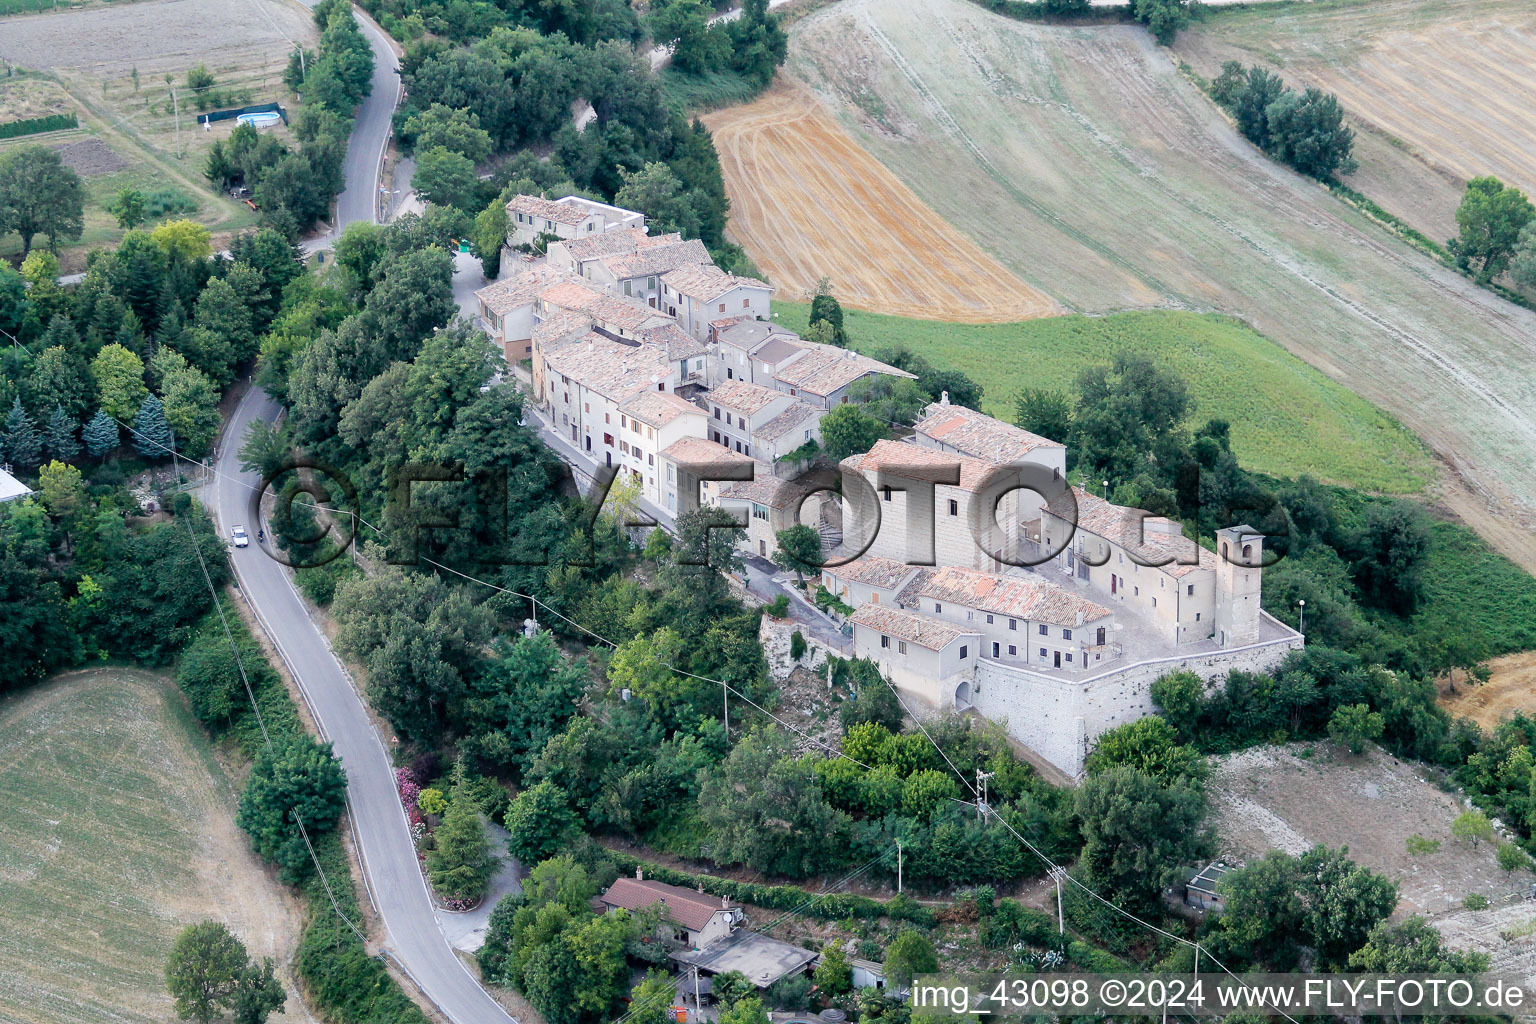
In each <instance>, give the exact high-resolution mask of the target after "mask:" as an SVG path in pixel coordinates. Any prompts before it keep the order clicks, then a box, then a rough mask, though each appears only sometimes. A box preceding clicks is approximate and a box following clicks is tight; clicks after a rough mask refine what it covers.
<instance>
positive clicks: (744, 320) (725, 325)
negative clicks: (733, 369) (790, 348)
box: [710, 316, 800, 352]
mask: <svg viewBox="0 0 1536 1024" xmlns="http://www.w3.org/2000/svg"><path fill="white" fill-rule="evenodd" d="M710 323H711V324H713V325H718V334H719V337H720V340H721V341H722V342H724V343H725V344H727V345H732V346H734V347H736V348H739V349H741V350H742V351H743V352H752V351H755V350H756V348H757V346H759V345H761V344H763V343H764V342H766V341H768V340H769V339H771V338H785V339H789V340H793V341H799V340H800V335H798V334H796V333H795V332H794V331H791V330H790V329H789V328H787V327H780V326H779V325H778V324H776V323H774V322H773V321H772V320H759V319H757V317H755V316H727V317H721V318H720V319H719V320H712V321H710Z"/></svg>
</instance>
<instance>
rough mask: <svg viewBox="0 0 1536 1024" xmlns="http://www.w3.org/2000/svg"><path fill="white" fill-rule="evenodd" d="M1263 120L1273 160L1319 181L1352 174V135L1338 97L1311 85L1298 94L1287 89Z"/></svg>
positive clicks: (1266, 111)
mask: <svg viewBox="0 0 1536 1024" xmlns="http://www.w3.org/2000/svg"><path fill="white" fill-rule="evenodd" d="M1265 117H1266V118H1267V120H1268V122H1269V136H1270V146H1271V152H1272V153H1273V155H1274V157H1275V159H1277V160H1280V161H1283V162H1285V163H1287V164H1290V165H1291V166H1292V167H1293V168H1295V169H1296V170H1297V171H1299V172H1301V173H1302V174H1307V175H1310V176H1312V177H1314V178H1319V179H1325V180H1326V179H1328V178H1331V177H1332V176H1333V175H1335V174H1352V173H1354V171H1355V169H1356V167H1357V166H1358V165H1357V163H1356V161H1355V159H1354V157H1353V156H1352V155H1351V153H1352V151H1353V149H1354V143H1355V133H1354V129H1352V128H1349V127H1348V126H1346V125H1345V124H1344V108H1343V107H1342V106H1340V105H1339V98H1338V97H1337V96H1335V95H1333V94H1332V93H1327V92H1323V91H1322V90H1321V89H1317V88H1314V87H1311V86H1309V87H1308V88H1307V90H1306V91H1305V92H1300V93H1298V92H1295V91H1293V90H1290V89H1287V90H1285V91H1284V92H1282V93H1281V94H1280V95H1279V96H1278V97H1276V98H1275V100H1274V102H1272V103H1271V104H1270V105H1269V107H1268V108H1267V109H1266V110H1265Z"/></svg>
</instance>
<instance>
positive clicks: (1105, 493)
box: [1104, 480, 1109, 501]
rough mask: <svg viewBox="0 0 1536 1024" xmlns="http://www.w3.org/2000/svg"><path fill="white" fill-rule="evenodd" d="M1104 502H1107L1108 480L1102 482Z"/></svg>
mask: <svg viewBox="0 0 1536 1024" xmlns="http://www.w3.org/2000/svg"><path fill="white" fill-rule="evenodd" d="M1104 500H1105V501H1108V500H1109V481H1108V480H1105V481H1104Z"/></svg>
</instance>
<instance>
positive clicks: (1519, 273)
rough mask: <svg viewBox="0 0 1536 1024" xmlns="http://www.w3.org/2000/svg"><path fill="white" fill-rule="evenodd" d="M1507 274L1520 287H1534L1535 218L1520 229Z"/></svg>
mask: <svg viewBox="0 0 1536 1024" xmlns="http://www.w3.org/2000/svg"><path fill="white" fill-rule="evenodd" d="M1509 274H1510V276H1511V277H1513V278H1514V279H1515V283H1516V284H1517V285H1519V286H1520V287H1522V288H1532V289H1536V220H1532V221H1531V222H1529V223H1527V224H1526V225H1525V227H1523V228H1521V229H1520V235H1519V237H1518V238H1517V239H1516V242H1515V254H1514V256H1513V257H1512V258H1511V259H1510V265H1509Z"/></svg>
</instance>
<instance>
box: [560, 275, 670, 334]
mask: <svg viewBox="0 0 1536 1024" xmlns="http://www.w3.org/2000/svg"><path fill="white" fill-rule="evenodd" d="M539 299H540V300H541V301H542V302H544V303H545V305H546V306H551V307H556V306H557V307H559V308H561V309H566V310H575V311H579V312H582V313H590V314H591V315H592V318H593V319H594V320H597V321H598V322H599V323H600V324H602V325H603V326H604V327H607V328H609V329H610V330H626V331H637V330H639V329H641V328H642V327H659V326H661V325H662V324H664V323H666V322H667V321H668V319H669V317H668V316H667V315H666V314H665V313H663V312H661V311H660V310H656V309H652V308H651V307H650V306H647V305H646V304H645V303H643V302H640V301H638V300H636V299H630V298H625V297H624V296H622V295H609V294H608V293H607V292H600V291H598V290H596V289H595V288H591V287H589V286H587V285H585V284H583V283H582V282H580V281H561V282H559V283H558V284H552V285H550V286H549V287H547V288H544V289H543V290H542V291H540V292H539Z"/></svg>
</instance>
